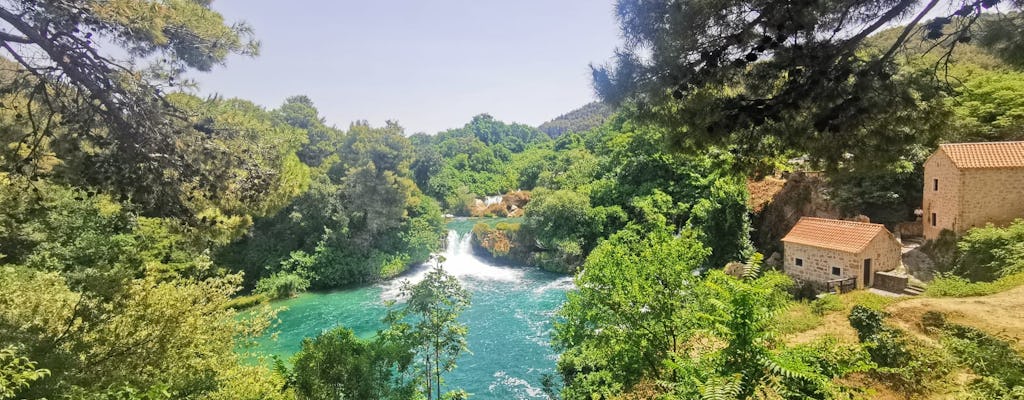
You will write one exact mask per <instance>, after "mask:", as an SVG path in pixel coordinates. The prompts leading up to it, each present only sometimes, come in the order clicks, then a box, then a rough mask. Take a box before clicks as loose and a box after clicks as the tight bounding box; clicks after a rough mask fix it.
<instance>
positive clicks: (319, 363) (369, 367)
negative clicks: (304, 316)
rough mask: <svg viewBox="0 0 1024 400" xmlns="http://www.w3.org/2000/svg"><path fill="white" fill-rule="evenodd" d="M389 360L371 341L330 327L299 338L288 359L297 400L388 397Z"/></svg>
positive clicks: (390, 372) (349, 331)
mask: <svg viewBox="0 0 1024 400" xmlns="http://www.w3.org/2000/svg"><path fill="white" fill-rule="evenodd" d="M390 361H391V360H389V359H388V358H387V354H383V352H380V351H378V349H377V345H376V344H375V343H373V342H368V341H365V340H362V339H360V338H358V337H356V336H355V334H354V333H352V331H351V330H349V329H346V328H340V327H339V328H334V329H332V330H329V331H327V332H324V333H321V334H320V335H319V336H317V337H316V338H306V339H303V341H302V350H299V352H298V353H296V354H295V356H294V357H293V358H292V364H293V365H294V367H293V369H292V376H293V379H294V386H295V389H296V391H297V392H298V393H297V394H298V398H300V399H309V400H333V399H384V398H388V395H389V394H390V383H391V382H390V381H391V374H392V370H391V365H390Z"/></svg>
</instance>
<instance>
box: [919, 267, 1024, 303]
mask: <svg viewBox="0 0 1024 400" xmlns="http://www.w3.org/2000/svg"><path fill="white" fill-rule="evenodd" d="M1021 285H1024V272H1019V273H1016V274H1013V275H1009V276H1005V277H1002V278H999V279H996V280H995V281H994V282H971V281H968V280H967V279H964V278H961V277H959V276H955V275H952V274H942V275H939V277H937V278H935V279H934V280H932V282H931V283H930V284H928V288H927V289H925V295H928V296H931V297H974V296H987V295H990V294H995V293H999V292H1004V291H1007V290H1010V289H1013V288H1015V287H1018V286H1021Z"/></svg>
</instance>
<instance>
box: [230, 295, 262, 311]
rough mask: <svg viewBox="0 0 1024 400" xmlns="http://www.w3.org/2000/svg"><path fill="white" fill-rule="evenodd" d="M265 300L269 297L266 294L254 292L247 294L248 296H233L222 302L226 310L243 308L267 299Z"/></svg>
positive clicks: (253, 305)
mask: <svg viewBox="0 0 1024 400" xmlns="http://www.w3.org/2000/svg"><path fill="white" fill-rule="evenodd" d="M267 300H270V299H269V298H267V296H266V295H263V294H254V295H249V296H238V297H235V298H233V299H231V300H228V301H227V303H224V309H227V310H244V309H246V308H251V307H255V306H257V305H259V304H260V303H263V302H264V301H267Z"/></svg>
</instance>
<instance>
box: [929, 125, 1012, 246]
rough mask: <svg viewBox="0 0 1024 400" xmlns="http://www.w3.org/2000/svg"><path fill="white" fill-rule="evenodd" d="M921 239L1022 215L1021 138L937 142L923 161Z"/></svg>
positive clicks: (960, 232) (1006, 222)
mask: <svg viewBox="0 0 1024 400" xmlns="http://www.w3.org/2000/svg"><path fill="white" fill-rule="evenodd" d="M923 194H924V196H923V201H922V204H921V211H922V219H923V224H924V237H925V239H928V240H935V239H936V238H938V237H939V234H940V233H941V232H942V231H943V230H950V231H953V232H954V233H956V234H957V235H962V234H964V233H966V232H967V231H968V230H970V229H971V228H976V227H981V226H985V224H988V223H992V224H995V225H1007V224H1009V223H1010V222H1013V220H1014V219H1016V218H1024V142H989V143H949V144H942V145H939V149H938V150H936V151H935V153H934V154H932V155H931V157H928V160H927V161H925V163H924V193H923Z"/></svg>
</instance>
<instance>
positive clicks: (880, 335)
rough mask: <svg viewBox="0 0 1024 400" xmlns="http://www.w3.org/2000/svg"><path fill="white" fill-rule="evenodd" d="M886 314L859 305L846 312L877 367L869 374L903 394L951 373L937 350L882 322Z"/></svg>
mask: <svg viewBox="0 0 1024 400" xmlns="http://www.w3.org/2000/svg"><path fill="white" fill-rule="evenodd" d="M886 316H887V314H886V313H884V312H882V311H878V310H873V309H870V308H867V307H864V306H859V305H858V306H854V307H853V309H852V310H851V311H850V317H849V320H850V326H852V327H853V328H854V329H855V330H857V337H858V338H859V339H860V341H861V343H863V344H864V346H865V348H866V349H867V352H868V353H869V354H870V355H871V360H872V361H873V362H874V363H875V364H877V366H878V368H877V369H876V370H874V371H873V374H874V375H875V376H876V377H878V378H879V379H882V380H883V381H884V382H885V383H886V384H888V385H890V386H892V387H893V388H894V389H897V390H899V391H901V392H903V393H909V394H919V393H923V392H926V391H928V390H929V389H930V388H932V387H934V386H935V385H936V384H937V383H939V382H941V380H942V378H943V377H944V376H946V375H948V374H949V373H950V372H951V369H952V362H951V360H950V359H949V357H948V355H947V354H946V353H945V352H943V351H942V350H941V349H936V348H934V347H931V346H929V345H926V344H924V343H920V342H918V341H916V340H913V339H912V338H910V337H908V336H907V335H906V333H904V332H903V331H901V330H899V329H896V328H892V327H889V326H887V325H885V322H884V320H885V317H886Z"/></svg>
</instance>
